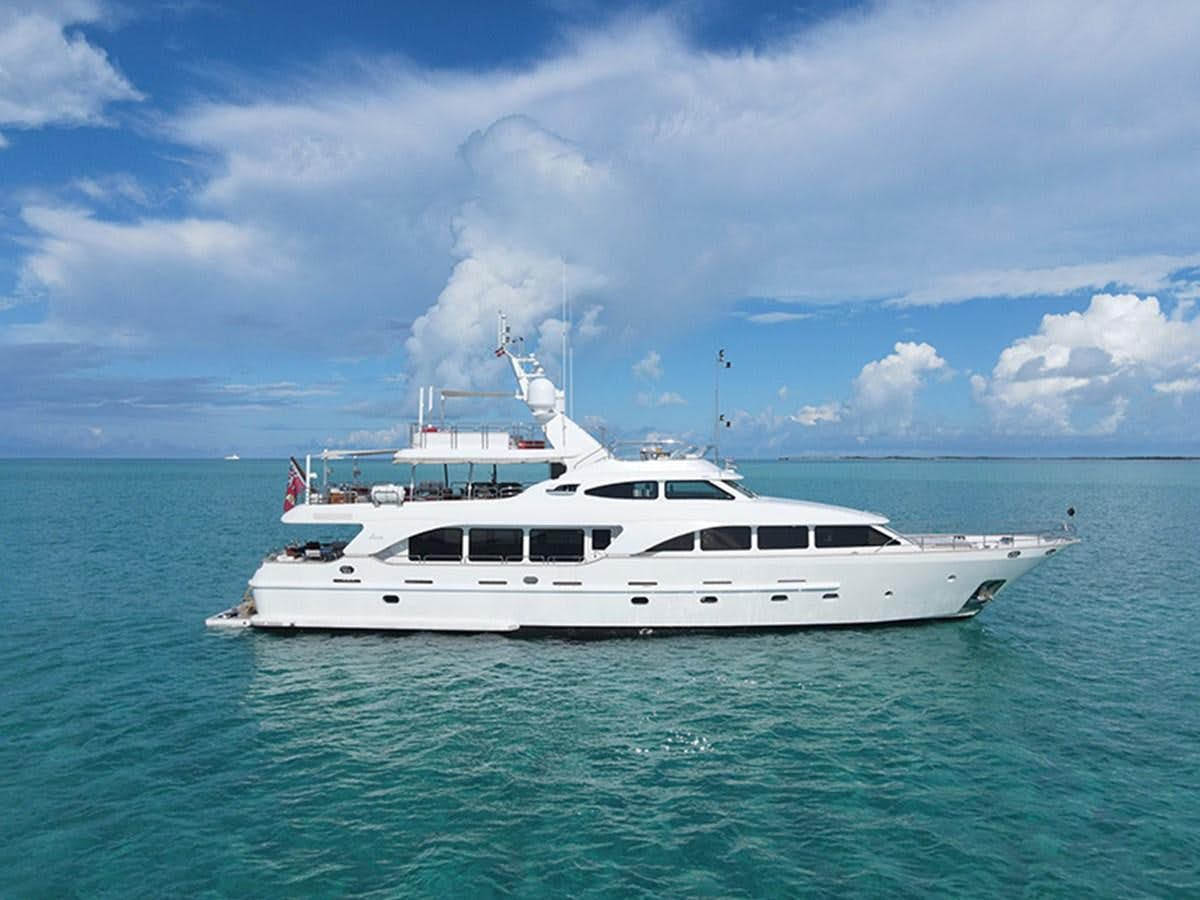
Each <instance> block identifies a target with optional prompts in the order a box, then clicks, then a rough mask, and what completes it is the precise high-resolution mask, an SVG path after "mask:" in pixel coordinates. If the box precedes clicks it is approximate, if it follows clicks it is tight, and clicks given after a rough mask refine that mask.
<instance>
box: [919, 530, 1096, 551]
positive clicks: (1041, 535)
mask: <svg viewBox="0 0 1200 900" xmlns="http://www.w3.org/2000/svg"><path fill="white" fill-rule="evenodd" d="M903 537H904V538H905V539H906V540H908V541H910V542H912V543H913V544H915V545H916V546H918V547H920V548H921V549H922V550H991V549H1004V548H1006V547H1007V548H1009V549H1011V550H1025V549H1029V548H1033V549H1036V548H1038V547H1056V546H1059V545H1061V544H1063V543H1067V542H1070V541H1074V540H1077V538H1076V537H1075V534H1074V532H1072V531H1069V530H1066V529H1063V530H1059V531H1054V530H1043V531H1035V530H1030V531H1027V532H1017V531H1011V532H1005V533H1001V534H905V535H903Z"/></svg>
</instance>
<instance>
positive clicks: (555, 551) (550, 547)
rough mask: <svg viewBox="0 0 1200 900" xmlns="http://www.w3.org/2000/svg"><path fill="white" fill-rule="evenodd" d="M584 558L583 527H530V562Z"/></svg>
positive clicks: (565, 560) (579, 559)
mask: <svg viewBox="0 0 1200 900" xmlns="http://www.w3.org/2000/svg"><path fill="white" fill-rule="evenodd" d="M582 559H583V529H582V528H531V529H529V561H530V562H580V561H581V560H582Z"/></svg>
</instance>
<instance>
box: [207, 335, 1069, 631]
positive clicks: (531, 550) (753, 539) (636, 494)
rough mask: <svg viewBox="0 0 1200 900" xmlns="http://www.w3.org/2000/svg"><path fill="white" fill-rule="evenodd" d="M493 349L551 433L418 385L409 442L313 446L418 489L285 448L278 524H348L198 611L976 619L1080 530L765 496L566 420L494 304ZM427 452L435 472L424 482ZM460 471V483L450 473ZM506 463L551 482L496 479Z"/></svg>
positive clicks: (519, 619) (361, 620)
mask: <svg viewBox="0 0 1200 900" xmlns="http://www.w3.org/2000/svg"><path fill="white" fill-rule="evenodd" d="M499 345H500V346H499V349H498V350H497V351H496V353H497V355H498V356H504V357H506V358H507V359H508V361H509V362H510V363H511V365H512V370H513V373H514V374H515V376H516V380H517V391H516V394H515V396H516V398H518V399H520V400H522V401H524V402H525V403H526V404H527V405H528V407H529V410H530V412H531V413H532V416H533V419H534V421H535V422H536V423H537V426H539V427H540V432H526V433H525V434H521V433H519V432H514V431H513V430H510V429H507V428H503V429H494V428H477V429H465V428H460V427H453V426H452V427H445V426H444V425H443V426H441V427H439V426H435V425H432V424H427V422H426V419H425V414H426V412H427V410H428V411H430V412H432V405H433V404H432V400H433V391H432V389H430V391H429V393H428V394H425V393H424V389H423V390H422V397H421V405H420V410H421V412H420V417H419V419H418V422H417V423H416V424H415V425H414V426H413V427H412V428H411V442H410V443H411V445H410V446H409V447H407V448H403V449H393V448H388V449H386V450H327V451H325V452H323V453H322V454H321V455H320V458H321V459H322V460H323V461H324V463H325V465H326V467H327V466H328V464H329V463H330V461H333V460H346V459H356V458H358V457H365V456H371V455H376V456H379V455H386V456H390V457H391V458H392V459H393V461H394V462H395V463H397V464H400V465H407V466H409V479H408V481H407V483H388V484H373V485H365V484H347V485H342V486H340V487H338V486H332V487H331V486H330V485H329V484H328V480H327V479H326V481H325V484H324V485H321V484H318V483H317V479H316V477H315V475H314V473H313V472H312V465H311V463H312V459H311V457H309V461H308V464H307V465H306V466H305V469H304V470H303V472H302V471H301V470H300V468H299V464H298V463H297V462H296V461H294V460H293V463H292V467H293V475H292V482H291V483H290V484H289V489H288V500H286V501H285V508H286V511H285V513H284V515H283V519H282V521H283V522H284V523H286V524H289V525H307V526H330V525H346V526H357V528H358V531H357V533H356V534H355V536H354V537H353V538H352V539H351V540H349V541H345V542H343V541H336V542H334V541H330V542H316V541H311V542H307V543H298V544H296V545H293V546H290V547H288V548H286V549H284V550H282V551H276V552H273V553H271V554H270V555H268V556H267V558H266V559H265V560H264V561H263V563H262V565H261V566H260V567H259V569H258V571H257V572H255V573H254V576H253V577H252V578H251V579H250V583H249V587H248V589H247V591H246V597H245V599H244V600H243V602H242V603H241V604H240V605H239V606H237V607H234V608H232V609H229V610H226V611H225V612H222V613H219V614H217V615H215V616H213V617H211V618H210V619H208V620H207V623H208V624H209V625H211V626H224V627H261V628H273V629H293V628H319V629H340V628H348V629H397V630H436V631H468V632H492V631H494V632H517V631H520V632H526V631H540V630H554V631H563V632H568V633H570V632H576V631H579V632H585V631H591V630H597V631H601V632H604V631H626V630H628V631H633V632H641V633H650V632H654V631H658V630H662V629H726V628H781V627H798V626H815V625H863V624H872V623H883V622H905V621H914V620H924V619H952V618H968V617H971V616H974V615H976V614H977V613H978V612H979V611H980V610H981V609H983V607H984V606H985V605H987V604H988V603H989V602H990V601H991V600H992V599H994V598H995V597H996V595H997V594H998V593H999V592H1000V590H1001V589H1002V588H1003V587H1004V586H1005V585H1007V584H1009V583H1011V582H1012V581H1013V580H1014V579H1015V578H1017V577H1018V576H1020V575H1023V574H1024V573H1025V572H1028V571H1029V570H1030V569H1032V568H1033V567H1034V566H1036V565H1037V564H1038V563H1040V562H1042V561H1043V560H1045V559H1046V558H1047V557H1049V556H1052V555H1053V554H1055V553H1056V552H1058V551H1059V550H1061V549H1062V548H1063V547H1066V546H1068V545H1070V544H1072V543H1075V542H1076V539H1075V538H1074V537H1073V536H1072V535H1071V533H1070V532H1069V530H1067V529H1066V528H1064V530H1063V531H1062V532H1061V533H1054V534H1050V535H1046V534H995V535H964V534H936V535H907V534H902V533H900V532H898V531H896V530H895V529H893V528H892V527H890V525H889V524H888V520H887V518H885V517H884V516H882V515H878V514H876V513H872V512H863V511H859V510H855V509H848V508H845V507H840V506H830V505H826V504H822V503H811V502H806V501H800V500H788V499H780V498H775V497H760V496H758V495H757V494H755V493H754V492H753V491H752V490H750V489H749V487H747V486H746V485H745V484H744V483H743V480H742V476H741V475H739V474H738V473H737V472H736V471H735V470H734V469H733V468H730V467H723V466H721V465H718V464H714V463H713V462H712V461H710V460H708V459H706V458H703V457H702V456H701V454H700V453H699V452H688V451H681V450H674V451H673V452H672V451H671V449H670V445H663V444H655V445H651V446H646V447H643V448H642V452H641V453H639V454H638V458H637V459H632V460H630V459H623V458H620V456H619V455H618V454H616V453H614V452H613V451H611V450H610V449H608V448H606V447H605V446H603V445H602V444H601V443H600V442H598V441H597V440H596V439H595V438H594V437H592V436H591V435H590V434H588V433H587V431H585V430H584V429H583V428H581V427H580V426H579V425H578V424H576V423H575V422H574V421H572V419H571V418H569V417H568V415H567V411H566V404H565V401H564V392H563V391H562V390H560V389H558V388H556V386H555V385H554V384H552V383H551V381H550V380H549V379H548V378H547V377H546V375H545V372H544V370H543V369H542V367H541V366H540V365H539V363H538V361H537V359H536V357H535V356H533V355H532V354H528V355H526V354H524V353H523V352H522V353H516V352H514V349H515V348H516V347H517V346H518V345H516V344H514V342H513V341H512V339H511V338H510V335H509V332H508V328H507V326H506V325H505V324H504V319H503V316H501V325H500V334H499ZM462 393H464V392H450V391H444V392H443V398H444V397H445V396H451V395H461V394H462ZM429 464H433V465H437V466H441V467H443V471H445V472H446V477H445V479H444V480H443V481H442V482H428V481H425V482H418V481H417V479H416V472H417V466H418V465H429ZM462 464H466V466H467V467H468V470H469V474H468V477H467V479H466V481H465V482H463V483H462V484H461V485H458V486H456V485H454V484H452V483H451V482H450V479H449V467H450V465H456V466H459V467H461V465H462ZM511 464H525V465H537V466H539V467H547V466H548V467H549V477H548V478H546V479H545V480H542V481H538V482H536V483H534V484H531V485H528V486H525V485H522V484H521V483H518V482H503V481H499V480H498V479H497V477H496V475H495V473H496V472H498V471H499V469H498V467H501V466H503V467H508V466H509V465H511ZM488 470H491V472H492V473H493V474H492V477H491V479H490V480H482V481H477V480H475V478H474V475H475V473H476V472H477V471H481V472H485V473H486V472H487V471H488ZM326 471H327V469H326Z"/></svg>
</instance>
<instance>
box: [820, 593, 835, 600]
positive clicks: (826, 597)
mask: <svg viewBox="0 0 1200 900" xmlns="http://www.w3.org/2000/svg"><path fill="white" fill-rule="evenodd" d="M837 598H838V595H837V594H832V593H830V594H822V595H821V599H822V600H836V599H837Z"/></svg>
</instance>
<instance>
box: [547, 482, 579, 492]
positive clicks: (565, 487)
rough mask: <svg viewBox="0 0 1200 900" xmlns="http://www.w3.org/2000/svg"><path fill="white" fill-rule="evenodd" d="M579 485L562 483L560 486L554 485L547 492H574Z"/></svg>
mask: <svg viewBox="0 0 1200 900" xmlns="http://www.w3.org/2000/svg"><path fill="white" fill-rule="evenodd" d="M578 487H579V485H577V484H560V485H559V486H558V487H552V488H550V490H548V491H546V493H547V494H573V493H575V490H576V489H577V488H578Z"/></svg>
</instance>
